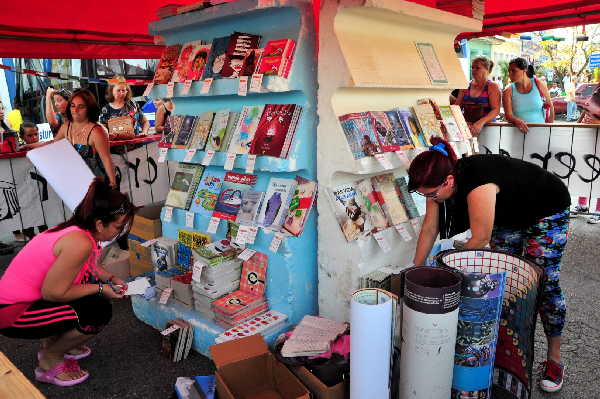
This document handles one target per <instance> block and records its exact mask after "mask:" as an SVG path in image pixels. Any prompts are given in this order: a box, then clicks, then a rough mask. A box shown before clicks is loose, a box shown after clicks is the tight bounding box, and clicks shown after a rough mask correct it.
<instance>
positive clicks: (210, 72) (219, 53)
mask: <svg viewBox="0 0 600 399" xmlns="http://www.w3.org/2000/svg"><path fill="white" fill-rule="evenodd" d="M228 44H229V36H225V37H217V38H215V39H213V41H212V45H211V51H210V54H209V55H208V61H207V62H206V66H205V67H204V73H203V74H202V78H203V79H207V78H213V79H218V78H220V77H221V71H222V70H223V65H225V57H226V54H225V53H226V52H227V45H228Z"/></svg>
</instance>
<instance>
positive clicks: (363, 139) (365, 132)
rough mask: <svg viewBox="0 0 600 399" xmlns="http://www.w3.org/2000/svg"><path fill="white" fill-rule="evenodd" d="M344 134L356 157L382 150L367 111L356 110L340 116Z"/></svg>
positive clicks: (370, 154) (371, 154) (366, 155)
mask: <svg viewBox="0 0 600 399" xmlns="http://www.w3.org/2000/svg"><path fill="white" fill-rule="evenodd" d="M339 120H340V123H341V124H342V129H343V130H344V135H345V136H346V140H347V141H348V145H349V146H350V150H351V152H352V155H353V156H354V158H355V159H359V158H364V157H368V156H373V155H375V154H377V153H380V152H381V147H380V146H379V141H378V140H377V137H376V135H375V131H374V129H373V127H372V124H371V118H370V116H369V114H368V113H367V112H356V113H351V114H346V115H342V116H340V117H339Z"/></svg>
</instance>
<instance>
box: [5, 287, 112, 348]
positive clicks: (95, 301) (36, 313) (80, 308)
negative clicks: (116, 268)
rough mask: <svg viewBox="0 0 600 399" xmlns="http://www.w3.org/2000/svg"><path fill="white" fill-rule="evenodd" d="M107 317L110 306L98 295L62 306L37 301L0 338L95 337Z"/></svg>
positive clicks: (105, 322) (109, 316)
mask: <svg viewBox="0 0 600 399" xmlns="http://www.w3.org/2000/svg"><path fill="white" fill-rule="evenodd" d="M0 306H11V305H0ZM111 317H112V306H111V304H110V302H109V301H108V299H106V298H104V297H101V296H99V295H88V296H84V297H83V298H79V299H75V300H73V301H70V302H65V303H58V302H50V301H46V300H44V299H40V300H38V301H35V302H33V303H32V304H31V305H30V306H29V307H28V308H27V309H26V310H25V312H23V314H21V315H20V316H19V318H18V319H17V320H16V321H15V322H14V323H13V324H12V325H11V326H10V327H6V328H2V329H0V334H2V335H4V336H6V337H10V338H24V339H41V338H47V337H52V336H56V335H60V334H63V333H65V332H67V331H70V330H73V329H76V330H77V331H79V332H81V333H82V334H97V333H99V332H100V331H101V330H102V328H103V327H104V326H105V325H107V324H108V322H109V321H110V319H111Z"/></svg>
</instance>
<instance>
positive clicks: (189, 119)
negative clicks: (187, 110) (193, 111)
mask: <svg viewBox="0 0 600 399" xmlns="http://www.w3.org/2000/svg"><path fill="white" fill-rule="evenodd" d="M195 123H196V117H195V116H193V115H185V116H184V117H183V120H182V122H181V127H180V128H179V130H178V132H177V137H176V138H175V143H173V145H172V146H171V147H173V148H186V147H187V145H188V142H189V141H190V138H191V137H192V136H193V132H194V125H195Z"/></svg>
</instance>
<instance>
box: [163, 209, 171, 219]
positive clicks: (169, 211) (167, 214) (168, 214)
mask: <svg viewBox="0 0 600 399" xmlns="http://www.w3.org/2000/svg"><path fill="white" fill-rule="evenodd" d="M163 220H164V221H165V222H170V221H171V220H173V207H172V206H165V217H164V219H163Z"/></svg>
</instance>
